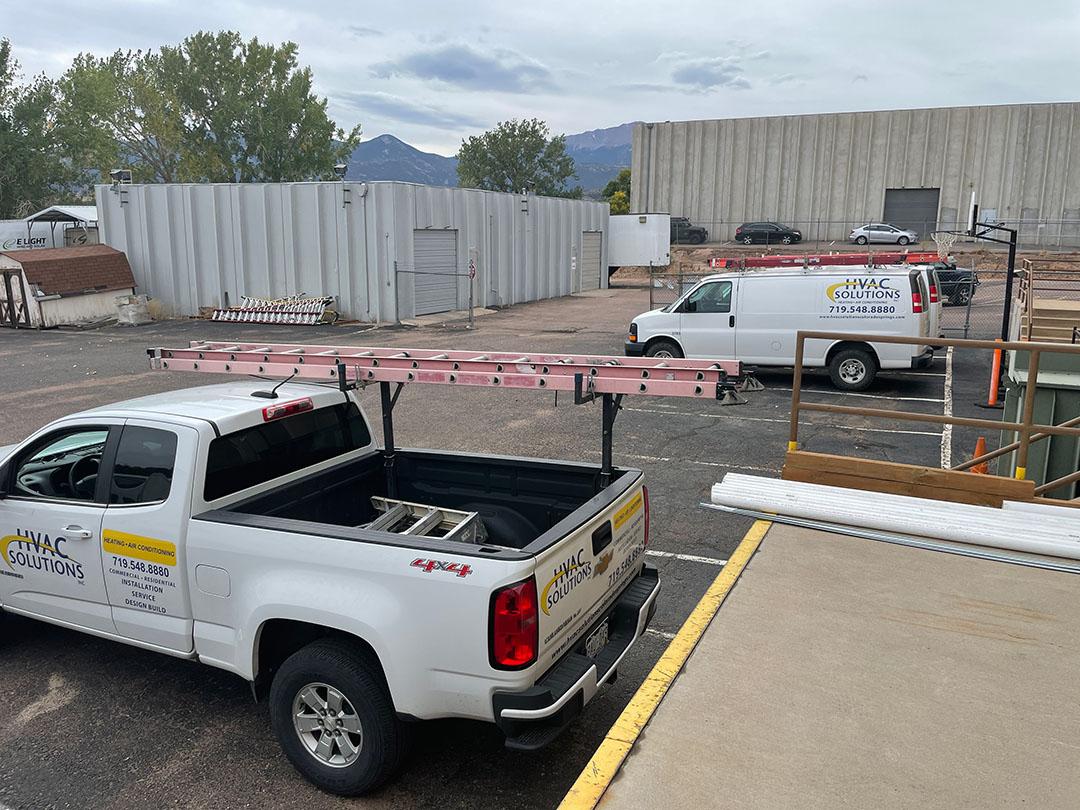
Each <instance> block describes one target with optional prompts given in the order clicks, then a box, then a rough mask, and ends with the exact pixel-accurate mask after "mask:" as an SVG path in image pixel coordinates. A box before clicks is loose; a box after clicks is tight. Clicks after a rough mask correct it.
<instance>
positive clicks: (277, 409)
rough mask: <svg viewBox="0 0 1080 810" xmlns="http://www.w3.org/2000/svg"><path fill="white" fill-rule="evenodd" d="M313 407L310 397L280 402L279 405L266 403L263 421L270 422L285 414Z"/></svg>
mask: <svg viewBox="0 0 1080 810" xmlns="http://www.w3.org/2000/svg"><path fill="white" fill-rule="evenodd" d="M314 409H315V403H314V402H312V401H311V398H310V397H304V398H303V399H294V400H293V401H292V402H282V403H281V404H280V405H267V406H266V407H265V408H263V421H264V422H272V421H273V420H275V419H282V418H284V417H286V416H292V415H293V414H297V413H303V412H304V411H311V410H314Z"/></svg>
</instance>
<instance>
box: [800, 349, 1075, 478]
mask: <svg viewBox="0 0 1080 810" xmlns="http://www.w3.org/2000/svg"><path fill="white" fill-rule="evenodd" d="M807 340H844V341H856V342H862V343H892V344H899V345H908V346H922V345H925V343H926V338H925V337H917V338H911V337H901V336H898V335H869V334H859V333H850V332H818V331H799V332H798V333H797V334H796V336H795V375H794V378H793V380H792V385H791V389H792V390H791V423H790V431H789V434H788V450H797V449H798V447H799V414H800V412H802V411H820V412H825V413H838V414H847V415H849V416H869V417H879V418H889V419H899V420H901V421H905V420H906V421H909V422H924V423H931V424H938V425H959V426H962V427H977V428H984V429H987V430H1005V431H1010V432H1014V433H1018V434H1019V435H1020V439H1019V441H1017V442H1015V443H1014V444H1015V447H1014V448H1012V449H1010V450H1005V449H1004V448H1002V451H1001V452H997V451H995V456H994V457H997V456H999V455H1004V454H1005V453H1006V452H1014V451H1015V452H1016V454H1017V456H1016V473H1015V477H1016V478H1017V479H1018V480H1024V479H1026V478H1027V460H1028V450H1029V448H1030V446H1031V443H1032V441H1033V440H1035V441H1037V440H1038V439H1036V438H1035V437H1037V436H1038V437H1039V438H1044V437H1045V436H1080V427H1073V426H1072V424H1075V422H1076V420H1071V421H1070V423H1062V424H1060V425H1041V424H1037V423H1035V422H1034V421H1033V418H1032V417H1033V413H1034V405H1035V391H1036V386H1037V382H1038V377H1039V358H1040V356H1041V355H1042V354H1043V353H1044V352H1051V353H1055V354H1074V355H1080V345H1073V344H1060V343H1036V342H1032V341H1026V340H1025V341H1017V340H1010V341H1000V340H972V339H967V338H937V339H935V345H940V346H942V347H950V346H951V347H953V348H958V349H1001V350H1005V351H1024V352H1028V353H1029V354H1030V360H1029V362H1028V369H1027V388H1026V391H1025V392H1024V403H1023V411H1022V412H1021V420H1020V421H1019V422H997V421H994V420H992V419H973V418H970V417H962V416H945V415H941V416H938V415H936V414H925V413H912V412H910V411H895V410H889V409H886V408H862V407H854V406H850V405H826V404H822V403H816V402H802V399H801V394H802V374H803V357H804V356H805V347H806V341H807ZM1040 434H1042V435H1040ZM988 456H990V454H986V456H980V457H979V458H978V459H974V460H973V461H975V462H976V463H977V462H981V461H984V460H986V459H987V457H988ZM965 466H971V464H970V463H968V464H966V465H965ZM1072 480H1080V475H1077V477H1076V478H1074V479H1072ZM1050 483H1051V484H1053V485H1054V486H1055V487H1057V486H1061V485H1062V484H1064V483H1071V481H1064V480H1059V481H1055V482H1050ZM1045 486H1049V484H1048V485H1044V489H1045Z"/></svg>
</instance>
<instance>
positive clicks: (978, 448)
mask: <svg viewBox="0 0 1080 810" xmlns="http://www.w3.org/2000/svg"><path fill="white" fill-rule="evenodd" d="M983 455H986V439H984V438H983V437H982V436H980V437H979V440H978V441H977V442H975V455H974V456H972V458H978V457H979V456H983ZM971 471H972V472H973V473H979V474H981V475H986V474H987V473H989V472H990V463H989V462H987V461H983V462H981V463H979V464H976V465H975V466H974V467H972V468H971Z"/></svg>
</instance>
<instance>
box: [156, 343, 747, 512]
mask: <svg viewBox="0 0 1080 810" xmlns="http://www.w3.org/2000/svg"><path fill="white" fill-rule="evenodd" d="M147 354H148V355H149V356H150V367H151V368H153V369H158V370H162V371H200V372H205V373H211V374H245V375H246V374H255V375H264V376H267V377H273V378H281V379H299V380H306V381H311V382H320V383H328V384H332V385H337V386H338V387H340V388H341V390H342V391H346V390H349V389H351V388H355V387H364V386H367V385H370V384H372V383H376V382H377V383H379V386H380V389H381V395H382V417H383V433H384V438H385V441H384V447H385V450H384V452H385V453H386V465H387V479H388V490H389V493H390V497H394V493H395V487H394V485H393V459H394V427H393V417H392V414H393V409H394V405H395V404H396V402H397V398H398V395H399V394H400V393H401V390H402V388H403V387H404V386H405V385H408V384H411V383H428V384H435V385H466V386H484V387H491V388H495V387H498V388H512V389H527V390H533V391H555V392H559V391H572V392H573V394H574V402H575V404H582V403H585V402H591V401H592V400H594V399H596V398H601V399H602V402H603V431H602V437H603V452H602V456H603V461H602V465H601V486H606V485H607V484H608V483H610V481H611V476H612V461H611V453H612V431H613V427H614V423H615V416H616V415H617V414H618V411H619V408H620V407H621V403H622V398H623V396H625V395H626V394H638V395H642V396H654V397H656V396H661V397H691V398H699V399H715V400H718V401H719V402H720V403H721V404H723V405H731V404H738V403H741V402H743V400H740V399H739V398H738V396H737V395H736V392H737V391H747V390H758V389H760V388H761V384H760V383H758V382H757V381H756V380H755V379H754V378H753V377H752V376H750V375H748V374H744V373H743V370H742V364H741V363H740V362H739V361H737V360H685V359H674V358H659V357H641V358H637V357H633V358H632V357H616V356H610V355H576V354H540V353H520V352H484V351H452V350H440V349H394V348H385V347H354V346H313V345H307V344H293V343H285V344H283V343H244V342H239V341H192V342H191V344H190V345H189V346H187V347H185V348H166V347H162V348H151V349H147ZM391 383H396V384H397V390H396V391H394V392H393V393H391V389H390V386H391ZM260 395H265V396H266V397H268V398H275V397H276V394H275V393H274V392H272V391H270V392H260Z"/></svg>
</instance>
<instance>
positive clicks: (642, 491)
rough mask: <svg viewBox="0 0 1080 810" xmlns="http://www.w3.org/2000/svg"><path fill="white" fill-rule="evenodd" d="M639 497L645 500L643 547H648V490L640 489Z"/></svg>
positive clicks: (645, 488)
mask: <svg viewBox="0 0 1080 810" xmlns="http://www.w3.org/2000/svg"><path fill="white" fill-rule="evenodd" d="M641 497H642V498H644V499H645V545H649V488H648V487H642V488H641Z"/></svg>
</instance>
